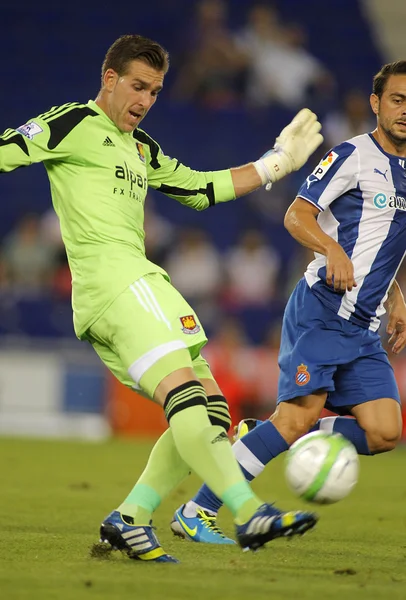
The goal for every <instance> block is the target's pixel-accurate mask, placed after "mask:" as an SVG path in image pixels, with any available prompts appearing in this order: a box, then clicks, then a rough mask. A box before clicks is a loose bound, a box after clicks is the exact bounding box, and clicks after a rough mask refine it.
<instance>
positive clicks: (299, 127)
mask: <svg viewBox="0 0 406 600" xmlns="http://www.w3.org/2000/svg"><path fill="white" fill-rule="evenodd" d="M320 129H321V125H320V123H319V122H318V120H317V116H316V115H315V114H314V113H313V112H312V111H311V110H309V109H308V108H303V109H302V110H301V111H300V112H298V114H297V115H296V116H295V118H294V119H293V120H292V122H291V123H289V125H287V126H286V127H285V128H284V129H282V131H281V133H280V134H279V136H278V137H277V138H276V140H275V146H274V147H273V148H272V150H269V152H266V153H265V154H264V155H263V156H261V158H260V159H259V160H257V161H256V162H254V167H255V168H256V170H257V172H258V175H259V176H260V177H261V181H262V184H263V185H265V184H267V186H266V189H270V187H271V185H272V183H275V181H279V179H282V177H285V175H288V174H289V173H291V172H292V171H297V170H298V169H300V167H303V165H304V164H305V162H306V161H307V159H308V158H309V156H310V155H311V154H313V152H314V151H315V150H316V148H318V147H319V146H320V144H321V143H322V141H323V136H322V135H321V133H320Z"/></svg>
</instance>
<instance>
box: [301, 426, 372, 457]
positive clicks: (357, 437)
mask: <svg viewBox="0 0 406 600" xmlns="http://www.w3.org/2000/svg"><path fill="white" fill-rule="evenodd" d="M319 430H320V431H325V432H326V433H341V435H343V436H344V437H345V438H346V439H347V440H348V441H350V442H351V443H352V444H354V446H355V448H356V450H357V452H358V454H366V455H368V456H370V455H371V451H370V449H369V448H368V442H367V437H366V435H365V431H364V430H363V429H362V427H360V426H359V425H358V423H357V420H356V419H352V418H349V417H325V418H324V419H319V420H318V421H317V423H316V425H315V426H314V427H312V428H311V430H310V431H319Z"/></svg>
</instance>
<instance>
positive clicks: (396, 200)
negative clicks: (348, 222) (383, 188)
mask: <svg viewBox="0 0 406 600" xmlns="http://www.w3.org/2000/svg"><path fill="white" fill-rule="evenodd" d="M373 202H374V206H376V208H379V209H382V208H396V209H397V210H404V211H406V198H404V197H403V196H396V195H395V194H391V195H390V196H387V195H386V194H384V193H383V192H378V194H375V196H374V200H373Z"/></svg>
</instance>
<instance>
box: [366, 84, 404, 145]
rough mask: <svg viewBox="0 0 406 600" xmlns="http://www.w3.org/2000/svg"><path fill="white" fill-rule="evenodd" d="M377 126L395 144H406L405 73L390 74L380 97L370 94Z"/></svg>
mask: <svg viewBox="0 0 406 600" xmlns="http://www.w3.org/2000/svg"><path fill="white" fill-rule="evenodd" d="M371 104H372V109H373V111H374V112H375V114H376V115H377V117H378V126H379V127H381V128H382V129H383V131H384V133H385V134H386V136H387V137H388V138H389V139H390V140H391V141H392V142H393V143H394V144H395V146H402V147H403V146H404V145H406V75H400V74H399V75H391V76H390V77H389V78H388V81H387V82H386V85H385V89H384V91H383V93H382V96H381V98H378V96H375V95H374V94H372V97H371Z"/></svg>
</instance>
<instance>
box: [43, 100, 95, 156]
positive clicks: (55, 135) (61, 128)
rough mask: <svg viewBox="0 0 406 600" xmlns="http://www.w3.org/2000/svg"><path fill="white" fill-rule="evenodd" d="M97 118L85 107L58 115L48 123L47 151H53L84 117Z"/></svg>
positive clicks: (75, 108)
mask: <svg viewBox="0 0 406 600" xmlns="http://www.w3.org/2000/svg"><path fill="white" fill-rule="evenodd" d="M89 116H90V117H97V116H99V115H98V113H97V112H96V111H94V110H92V109H91V108H89V107H88V106H86V105H82V106H80V107H78V106H76V107H74V108H70V109H69V110H68V111H67V112H64V113H62V114H59V115H57V116H55V117H54V118H52V119H51V120H50V121H49V122H48V125H49V131H50V136H49V140H48V149H49V150H54V149H55V148H56V147H57V146H58V145H59V144H60V143H61V142H62V140H64V139H65V138H66V136H67V135H68V134H69V133H70V132H71V131H72V130H73V129H74V128H75V127H76V126H77V125H79V123H81V122H82V121H83V119H85V118H86V117H89Z"/></svg>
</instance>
